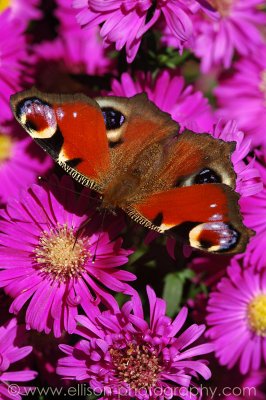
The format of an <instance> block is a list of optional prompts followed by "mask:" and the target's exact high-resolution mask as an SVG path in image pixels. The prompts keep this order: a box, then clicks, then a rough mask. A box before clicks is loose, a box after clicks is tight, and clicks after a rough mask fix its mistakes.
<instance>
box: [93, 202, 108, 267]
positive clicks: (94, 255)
mask: <svg viewBox="0 0 266 400" xmlns="http://www.w3.org/2000/svg"><path fill="white" fill-rule="evenodd" d="M106 211H107V210H106V208H105V209H104V213H103V218H102V223H101V227H100V233H99V236H98V238H97V242H96V246H95V250H94V254H93V257H92V264H94V263H95V261H96V254H97V250H98V246H99V243H100V240H101V238H102V235H103V226H104V221H105V217H106Z"/></svg>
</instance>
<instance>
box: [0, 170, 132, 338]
mask: <svg viewBox="0 0 266 400" xmlns="http://www.w3.org/2000/svg"><path fill="white" fill-rule="evenodd" d="M89 195H90V191H89V190H87V189H83V191H82V193H81V195H80V196H79V197H77V196H76V193H75V190H74V185H73V182H72V180H71V179H70V178H69V177H65V178H64V179H62V181H61V182H60V181H58V180H57V179H55V178H54V179H53V180H51V182H50V186H49V185H48V186H47V185H46V184H43V185H41V186H40V185H33V186H32V187H31V188H29V189H28V190H27V192H25V193H23V194H22V196H21V198H20V200H13V201H10V202H9V203H8V206H7V209H6V211H5V212H4V211H2V213H1V217H2V220H1V222H0V231H1V232H2V233H1V235H0V244H1V246H0V255H1V257H0V260H1V261H0V270H1V271H0V287H3V288H4V290H5V293H6V294H8V295H9V296H11V297H12V298H13V299H14V301H13V303H12V304H11V307H10V312H13V313H15V314H17V313H18V312H19V311H20V310H21V309H22V307H23V306H24V305H25V309H26V316H25V318H26V324H27V328H28V329H30V328H32V329H36V330H37V331H39V332H41V331H44V332H45V333H49V332H50V331H51V330H53V332H54V335H55V336H56V337H59V336H60V335H61V333H62V331H63V329H65V330H66V331H68V332H70V333H71V332H73V331H74V329H75V326H76V323H75V317H76V315H77V308H78V306H80V307H81V308H83V309H84V310H86V312H87V313H88V314H93V313H94V309H95V306H96V305H97V304H99V303H100V302H103V303H105V304H106V305H108V306H109V307H113V308H116V307H117V305H116V303H115V301H114V298H113V296H112V295H111V294H110V293H109V291H108V289H110V290H113V291H115V292H121V293H133V289H132V288H131V287H130V286H129V285H128V284H127V283H126V282H127V281H132V280H134V279H135V276H134V275H133V274H131V273H129V272H127V271H122V270H120V269H118V268H117V267H118V266H120V265H122V264H125V263H126V262H127V260H128V255H129V254H131V251H129V250H124V249H122V248H121V244H122V239H115V237H117V234H118V233H119V232H120V230H121V228H122V227H123V223H122V222H121V219H120V218H119V217H118V216H106V218H105V221H104V222H105V223H104V225H103V227H101V225H102V218H103V217H102V216H99V214H98V213H97V212H96V211H95V209H96V206H97V205H98V203H97V201H96V200H95V202H94V203H93V204H92V203H91V202H90V201H89ZM85 221H86V222H85ZM78 232H79V233H78Z"/></svg>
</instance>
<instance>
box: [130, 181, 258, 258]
mask: <svg viewBox="0 0 266 400" xmlns="http://www.w3.org/2000/svg"><path fill="white" fill-rule="evenodd" d="M237 200H238V195H237V194H236V193H235V192H234V191H233V190H232V189H231V188H229V187H228V186H226V185H223V184H211V185H210V184H205V185H204V184H203V185H193V186H187V187H181V188H177V189H173V190H169V191H166V192H161V193H157V194H153V195H151V196H149V197H148V198H146V199H145V201H143V202H140V203H138V204H134V205H133V207H134V210H135V211H136V218H137V216H138V215H141V216H142V217H144V218H145V219H147V220H149V221H151V222H152V223H154V224H156V225H158V228H159V229H160V230H161V232H165V231H168V232H172V233H174V232H175V230H176V228H179V229H182V228H183V230H184V231H186V235H187V240H188V242H189V243H190V244H191V246H192V247H195V248H199V249H201V250H206V251H210V252H227V253H228V252H232V253H234V252H241V251H243V250H244V248H245V246H246V244H247V242H248V240H249V236H250V234H251V232H250V231H249V230H248V229H247V228H246V227H245V226H244V225H243V223H242V219H241V216H240V214H239V211H238V205H237ZM133 218H134V216H133ZM177 231H178V229H177ZM182 234H184V233H182Z"/></svg>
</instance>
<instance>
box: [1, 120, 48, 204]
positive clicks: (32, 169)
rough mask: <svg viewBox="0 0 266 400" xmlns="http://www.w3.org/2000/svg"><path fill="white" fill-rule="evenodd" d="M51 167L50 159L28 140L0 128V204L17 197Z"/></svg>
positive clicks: (11, 131) (13, 131) (12, 130)
mask: <svg viewBox="0 0 266 400" xmlns="http://www.w3.org/2000/svg"><path fill="white" fill-rule="evenodd" d="M51 165H52V163H51V159H50V158H49V157H47V156H46V155H45V154H44V153H43V151H40V149H39V148H38V146H37V145H36V144H34V143H33V142H32V140H31V139H30V138H28V137H27V138H23V139H22V138H21V137H20V135H17V132H16V130H15V129H14V128H13V129H11V128H10V129H9V128H8V129H7V128H2V129H1V127H0V181H1V185H0V204H3V203H6V202H7V201H8V200H9V199H11V198H13V197H15V196H18V195H19V193H20V191H21V190H22V189H24V188H26V187H27V186H28V185H30V184H31V183H32V182H34V181H35V180H36V179H37V177H38V176H39V175H42V174H44V173H45V172H47V171H48V169H49V168H50V167H51Z"/></svg>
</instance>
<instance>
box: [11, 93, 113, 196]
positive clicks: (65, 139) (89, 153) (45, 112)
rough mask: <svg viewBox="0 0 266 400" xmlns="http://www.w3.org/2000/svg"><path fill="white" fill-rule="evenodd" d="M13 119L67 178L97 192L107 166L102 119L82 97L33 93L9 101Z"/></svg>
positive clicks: (107, 158) (21, 94)
mask: <svg viewBox="0 0 266 400" xmlns="http://www.w3.org/2000/svg"><path fill="white" fill-rule="evenodd" d="M11 105H12V108H13V112H14V115H15V117H16V119H17V120H18V122H19V123H20V124H21V125H22V126H23V127H24V129H25V130H26V131H27V132H28V133H29V134H30V135H31V136H32V138H33V139H34V140H35V141H36V142H37V143H38V144H39V145H40V146H41V147H43V149H44V150H45V151H47V152H48V153H49V154H50V155H51V156H52V157H53V159H54V160H55V161H57V162H58V163H59V164H60V165H61V166H62V167H63V168H64V169H65V170H66V171H67V172H68V173H70V175H72V176H73V177H74V178H76V179H77V180H79V181H80V182H81V183H83V184H84V185H86V186H90V187H93V188H94V189H96V190H99V191H100V190H101V188H100V186H101V185H100V183H101V177H102V175H104V174H106V172H107V170H108V168H109V166H110V155H109V148H108V141H107V138H106V129H105V124H104V119H103V115H102V112H101V109H100V108H99V106H98V104H97V103H96V102H95V101H94V100H92V99H89V98H88V97H86V96H84V95H80V94H79V95H51V94H44V93H41V92H39V91H37V90H36V89H32V90H29V91H24V92H21V93H18V94H16V95H14V96H12V97H11Z"/></svg>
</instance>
